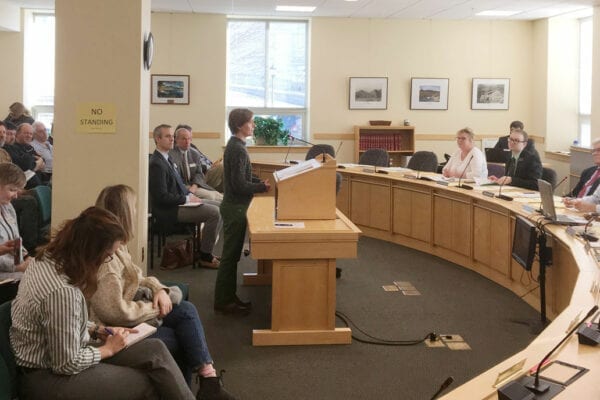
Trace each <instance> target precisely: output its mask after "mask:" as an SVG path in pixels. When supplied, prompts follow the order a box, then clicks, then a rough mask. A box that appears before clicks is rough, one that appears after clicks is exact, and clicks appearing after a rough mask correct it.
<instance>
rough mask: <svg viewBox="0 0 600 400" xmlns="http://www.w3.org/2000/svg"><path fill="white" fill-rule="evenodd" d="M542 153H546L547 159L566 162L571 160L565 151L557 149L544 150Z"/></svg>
mask: <svg viewBox="0 0 600 400" xmlns="http://www.w3.org/2000/svg"><path fill="white" fill-rule="evenodd" d="M544 153H545V155H546V158H547V159H549V160H556V161H562V162H566V163H570V162H571V155H570V154H565V153H562V152H558V151H546V152H544Z"/></svg>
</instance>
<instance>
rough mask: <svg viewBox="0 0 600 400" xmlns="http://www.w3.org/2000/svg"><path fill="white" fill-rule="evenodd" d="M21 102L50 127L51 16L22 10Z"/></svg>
mask: <svg viewBox="0 0 600 400" xmlns="http://www.w3.org/2000/svg"><path fill="white" fill-rule="evenodd" d="M24 32H25V39H24V40H25V46H24V48H25V50H24V53H25V54H24V71H23V78H24V79H23V82H24V83H23V102H24V104H25V105H26V106H27V107H28V108H30V109H31V113H32V116H33V118H35V119H36V120H40V121H42V122H43V123H44V124H45V125H46V127H47V128H50V126H51V124H52V121H53V119H54V13H53V12H52V11H36V10H26V12H25V29H24Z"/></svg>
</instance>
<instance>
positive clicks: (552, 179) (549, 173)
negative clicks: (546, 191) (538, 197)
mask: <svg viewBox="0 0 600 400" xmlns="http://www.w3.org/2000/svg"><path fill="white" fill-rule="evenodd" d="M542 179H543V180H545V181H546V182H548V183H550V184H551V185H552V189H556V183H557V181H558V178H557V176H556V171H555V170H553V169H552V168H546V167H543V168H542Z"/></svg>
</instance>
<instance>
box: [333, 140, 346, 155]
mask: <svg viewBox="0 0 600 400" xmlns="http://www.w3.org/2000/svg"><path fill="white" fill-rule="evenodd" d="M343 144H344V141H343V140H340V144H339V145H338V148H337V149H336V150H335V153H333V154H334V156H335V157H336V158H337V156H338V154H339V152H340V149H341V148H342V145H343Z"/></svg>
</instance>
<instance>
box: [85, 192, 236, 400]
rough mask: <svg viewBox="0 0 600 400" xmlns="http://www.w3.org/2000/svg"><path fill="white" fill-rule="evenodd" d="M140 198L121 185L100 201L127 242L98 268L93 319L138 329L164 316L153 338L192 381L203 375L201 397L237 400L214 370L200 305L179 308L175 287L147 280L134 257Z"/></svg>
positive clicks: (183, 303) (186, 303) (204, 399)
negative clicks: (172, 292) (141, 295)
mask: <svg viewBox="0 0 600 400" xmlns="http://www.w3.org/2000/svg"><path fill="white" fill-rule="evenodd" d="M135 199H136V196H135V193H134V191H133V189H132V188H131V187H129V186H126V185H116V186H108V187H106V188H104V189H103V190H102V192H100V195H99V196H98V199H97V200H96V207H99V208H101V209H104V210H107V211H110V212H111V213H113V214H114V215H116V216H117V219H118V220H119V221H120V222H121V225H122V226H123V229H124V230H125V240H124V241H123V244H121V245H120V246H119V247H118V248H117V249H116V251H115V254H114V257H111V258H110V259H109V260H108V262H105V263H103V264H102V265H101V266H100V268H99V269H98V283H97V285H98V288H97V290H96V292H95V293H94V296H92V298H91V299H90V300H89V306H90V320H92V321H93V322H95V323H97V324H99V325H118V326H125V327H133V326H135V325H137V324H139V323H140V322H145V321H147V322H149V321H150V320H153V321H156V318H160V322H161V325H160V326H159V327H158V331H157V332H156V333H155V334H154V335H153V336H152V337H155V338H158V339H161V340H162V341H163V342H164V343H165V344H166V345H167V348H168V349H169V351H170V352H171V353H172V354H174V355H176V356H177V357H176V358H177V359H178V360H179V363H180V367H181V369H182V371H183V375H184V377H185V379H186V381H188V383H189V382H190V381H191V375H192V373H194V374H197V377H198V378H197V379H198V382H199V384H200V390H199V391H198V395H197V396H198V397H197V398H198V399H201V400H209V399H210V400H217V399H218V400H234V399H235V398H234V397H233V396H231V395H230V394H229V393H227V392H226V391H225V389H224V388H223V385H222V381H221V378H220V377H218V376H217V372H216V371H215V369H214V367H213V361H212V358H211V355H210V352H209V351H208V345H207V344H206V338H205V336H204V328H203V327H202V322H200V317H199V316H198V311H197V310H196V307H195V306H194V305H193V304H192V303H190V302H189V301H181V297H180V298H179V299H178V300H179V301H176V303H177V304H174V302H172V301H171V298H170V297H169V291H170V289H169V288H167V287H166V286H164V285H162V284H161V283H160V282H159V281H158V279H156V278H154V277H144V276H143V274H142V270H141V269H140V268H139V267H138V266H137V265H135V264H134V263H133V260H132V259H131V255H130V254H129V250H128V249H127V246H126V243H127V241H129V240H130V239H131V238H132V237H133V223H134V221H135ZM142 291H147V292H148V293H149V295H148V296H147V297H148V300H149V301H145V300H144V299H138V294H139V293H141V292H142ZM134 299H135V300H134Z"/></svg>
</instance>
